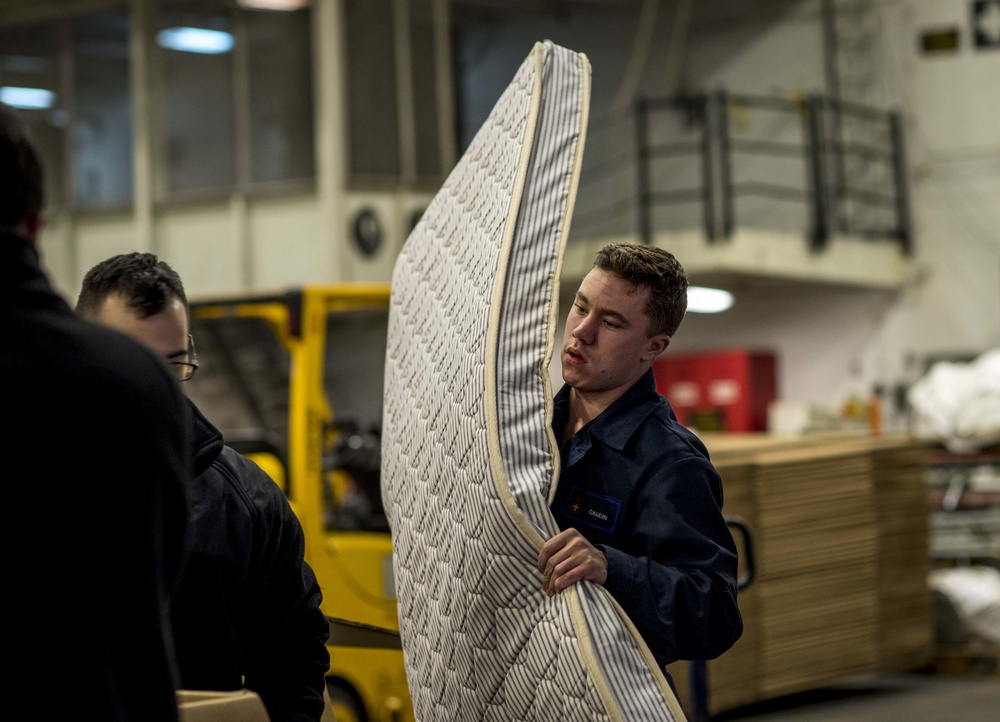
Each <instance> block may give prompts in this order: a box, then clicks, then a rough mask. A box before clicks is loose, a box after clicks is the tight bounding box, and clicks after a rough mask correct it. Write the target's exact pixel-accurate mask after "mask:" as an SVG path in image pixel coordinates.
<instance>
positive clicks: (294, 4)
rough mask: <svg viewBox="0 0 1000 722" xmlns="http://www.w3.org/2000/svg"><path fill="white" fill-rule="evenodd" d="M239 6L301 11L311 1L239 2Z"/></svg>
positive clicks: (265, 0)
mask: <svg viewBox="0 0 1000 722" xmlns="http://www.w3.org/2000/svg"><path fill="white" fill-rule="evenodd" d="M239 4H240V5H241V6H242V7H245V8H251V9H254V10H301V9H302V8H304V7H306V6H307V5H308V4H309V0H239Z"/></svg>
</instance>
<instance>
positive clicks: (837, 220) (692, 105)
mask: <svg viewBox="0 0 1000 722" xmlns="http://www.w3.org/2000/svg"><path fill="white" fill-rule="evenodd" d="M671 127H674V128H676V127H683V128H684V132H683V133H682V134H681V135H683V136H684V137H683V139H680V140H679V139H677V138H676V137H672V136H671V134H670V132H669V128H671ZM665 128H666V129H668V130H667V131H666V132H665V131H664V129H665ZM635 135H636V147H637V164H636V170H637V196H638V198H637V203H636V208H637V210H638V223H637V230H638V233H639V236H640V238H641V239H642V240H643V241H644V242H646V243H649V242H651V240H652V237H653V234H654V233H655V232H656V231H657V230H659V228H658V226H659V223H658V221H657V216H658V211H660V212H661V215H662V209H664V208H676V207H677V206H679V205H681V204H685V205H690V204H700V206H701V207H700V213H699V215H700V218H701V225H702V227H703V230H704V234H705V237H706V238H707V239H708V241H709V242H715V241H717V240H720V239H725V238H729V237H731V236H732V235H733V233H734V232H735V231H736V229H737V228H738V227H739V226H743V227H766V226H768V225H769V224H770V225H773V224H774V223H775V222H780V221H784V222H785V223H786V224H787V223H791V227H792V228H793V229H794V230H801V231H803V232H804V234H805V237H806V238H807V239H808V242H809V244H810V246H811V248H812V249H813V250H815V251H819V250H821V249H823V248H824V247H825V246H826V245H827V244H828V243H829V242H830V239H831V238H833V237H834V236H836V235H851V236H860V237H864V238H867V239H871V240H889V241H892V242H895V243H898V244H899V246H900V248H901V249H902V250H903V251H904V252H906V253H910V252H911V250H912V233H911V226H910V207H909V197H908V193H907V185H906V163H905V156H904V152H903V145H904V144H903V130H902V123H901V119H900V117H899V115H898V113H894V112H888V111H882V110H876V109H873V108H868V107H865V106H860V105H856V104H849V103H844V102H837V101H833V100H831V99H829V98H826V97H824V96H820V95H815V96H808V97H797V98H783V97H768V96H755V95H746V94H729V93H727V92H726V91H716V92H713V93H706V94H697V95H687V96H681V97H673V98H643V99H640V100H639V101H638V102H637V104H636V108H635ZM678 159H680V160H683V161H685V162H686V164H687V166H686V172H682V173H676V172H673V171H671V170H670V169H669V168H667V166H669V164H671V163H676V161H678ZM675 167H676V166H675ZM694 168H698V169H699V171H698V172H697V173H695V172H694V171H693V169H694ZM687 212H688V213H690V209H688V211H687Z"/></svg>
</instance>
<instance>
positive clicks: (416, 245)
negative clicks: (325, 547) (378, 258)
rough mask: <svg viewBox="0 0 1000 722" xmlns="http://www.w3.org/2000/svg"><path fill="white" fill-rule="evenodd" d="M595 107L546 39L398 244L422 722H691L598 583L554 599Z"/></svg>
mask: <svg viewBox="0 0 1000 722" xmlns="http://www.w3.org/2000/svg"><path fill="white" fill-rule="evenodd" d="M589 100H590V65H589V62H588V61H587V58H586V57H585V56H583V55H581V54H578V53H575V52H572V51H570V50H567V49H565V48H561V47H559V46H557V45H554V44H553V43H551V42H544V43H538V44H536V45H535V47H534V48H533V50H532V51H531V53H530V55H529V56H528V57H527V59H526V60H525V61H524V63H523V64H522V65H521V67H520V69H519V70H518V71H517V73H516V75H515V76H514V79H513V80H512V81H511V83H510V85H509V86H508V87H507V89H506V90H505V91H504V93H503V94H502V95H501V97H500V99H499V101H498V102H497V104H496V106H495V107H494V108H493V110H492V112H491V113H490V115H489V117H488V118H487V120H486V122H485V123H484V124H483V126H482V128H481V129H480V130H479V132H478V133H477V134H476V136H475V138H474V139H473V141H472V143H471V144H470V146H469V148H468V150H467V151H466V152H465V154H464V155H463V157H462V158H461V160H460V161H459V163H458V164H457V165H456V167H455V169H454V170H453V171H452V173H451V174H450V175H449V177H448V179H447V180H446V181H445V183H444V185H443V186H442V188H441V190H440V192H439V193H438V194H437V195H436V196H435V198H434V200H433V201H432V202H431V204H430V205H429V206H428V208H427V210H426V211H425V212H424V214H423V216H422V218H421V220H420V222H419V223H418V224H417V226H416V227H415V228H414V230H413V232H412V234H411V235H410V237H409V238H408V239H407V242H406V244H405V245H404V247H403V249H402V251H401V253H400V255H399V258H398V259H397V262H396V266H395V269H394V272H393V278H392V296H391V303H390V317H389V334H388V339H389V340H388V344H387V349H386V370H385V396H384V405H383V430H382V493H383V500H384V503H385V508H386V513H387V515H388V517H389V522H390V526H391V531H392V542H393V568H394V572H395V579H396V591H397V599H398V610H399V624H400V637H401V640H402V645H403V650H404V659H405V664H406V673H407V680H408V683H409V688H410V693H411V697H412V700H413V707H414V712H415V714H416V717H417V719H418V720H424V721H428V722H429V721H431V720H434V721H435V722H438V721H443V720H462V721H465V720H497V721H500V720H502V721H503V722H510V721H511V720H579V721H581V722H582V721H583V720H588V721H589V720H615V721H619V720H620V721H622V722H624V721H626V720H627V721H628V722H635V721H636V720H656V721H657V722H663V721H664V720H667V721H669V720H675V719H683V714H682V712H681V710H680V707H679V705H678V704H677V700H676V698H675V697H674V695H673V693H672V691H671V690H670V687H669V685H668V684H667V681H666V679H665V677H664V676H663V673H662V671H661V670H660V669H658V668H657V665H656V662H655V661H654V660H653V657H652V655H651V654H650V652H649V649H648V648H647V647H646V645H645V644H644V643H643V641H642V639H641V637H640V636H639V634H638V633H637V631H636V630H635V628H634V627H633V626H632V624H631V623H630V622H629V620H628V619H627V617H626V616H625V615H624V613H623V612H622V610H621V608H620V607H619V606H618V605H617V604H616V603H615V601H614V600H613V599H612V598H611V596H610V595H609V594H608V593H607V592H606V591H605V590H604V589H603V588H602V587H600V586H597V585H594V584H591V583H589V582H582V583H579V584H576V585H574V586H573V587H571V588H569V589H568V590H566V591H565V592H563V593H561V594H557V595H555V596H553V597H548V596H547V595H546V594H545V593H544V592H543V590H542V575H541V572H540V571H539V570H538V568H537V558H538V553H539V550H540V548H541V546H542V544H543V542H544V540H545V539H548V538H549V537H551V536H553V535H555V534H556V533H558V531H559V529H558V527H557V525H556V523H555V520H554V519H553V517H552V515H551V513H550V512H549V501H550V499H551V498H552V495H553V494H554V492H555V485H556V483H557V476H558V469H559V463H558V449H557V447H556V443H555V438H554V436H553V435H552V432H551V429H550V420H551V414H552V410H551V403H552V402H551V399H552V388H551V384H550V382H549V375H548V366H549V361H550V359H551V357H552V353H553V346H554V340H555V339H554V335H555V326H556V321H555V315H556V314H557V313H558V290H559V289H558V278H559V269H560V263H561V258H562V252H563V248H564V245H565V241H566V235H567V233H568V230H569V221H570V218H571V216H572V212H573V202H574V198H575V196H576V188H577V182H578V178H579V174H580V163H581V159H582V155H583V147H584V137H585V134H586V127H587V115H588V106H589Z"/></svg>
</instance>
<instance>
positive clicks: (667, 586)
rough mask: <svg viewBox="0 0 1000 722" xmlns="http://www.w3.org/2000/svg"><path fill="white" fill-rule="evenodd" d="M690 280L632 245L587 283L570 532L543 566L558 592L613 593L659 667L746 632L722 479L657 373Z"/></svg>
mask: <svg viewBox="0 0 1000 722" xmlns="http://www.w3.org/2000/svg"><path fill="white" fill-rule="evenodd" d="M687 286H688V284H687V277H686V275H685V274H684V269H683V268H682V267H681V265H680V264H679V263H678V262H677V259H675V258H674V257H673V256H672V255H671V254H670V253H668V252H666V251H664V250H662V249H658V248H652V247H649V246H639V245H632V244H625V243H622V244H610V245H608V246H605V247H604V248H603V249H602V250H601V251H600V252H599V253H598V254H597V259H596V261H595V263H594V267H593V268H592V269H591V271H590V273H588V274H587V276H586V277H585V278H584V279H583V282H582V283H581V284H580V288H579V290H578V291H577V293H576V298H575V299H574V302H573V306H572V308H571V309H570V311H569V315H568V317H567V319H566V329H565V334H564V337H563V348H562V356H561V361H562V372H563V380H564V381H565V382H566V384H565V386H564V387H563V388H562V390H561V391H560V392H559V394H558V395H557V396H556V399H555V406H554V413H553V419H552V430H553V432H554V433H555V437H556V439H557V440H558V442H559V444H560V459H561V464H562V468H561V473H560V476H559V482H558V486H557V488H556V493H555V496H554V497H553V500H552V504H551V505H550V506H551V509H552V513H553V514H554V515H555V518H556V521H557V522H558V524H559V528H560V529H562V530H563V531H562V532H560V533H559V534H557V535H556V536H554V537H552V538H551V539H549V540H548V541H547V542H546V544H545V545H544V546H543V548H542V550H541V553H540V555H539V558H538V564H539V569H541V571H542V573H543V576H544V579H545V589H546V591H547V592H548V593H549V594H550V595H551V594H555V593H557V592H560V591H562V590H564V589H565V588H566V587H568V586H570V585H571V584H574V583H576V582H578V581H580V580H584V579H586V580H588V581H591V582H595V583H597V584H601V585H603V586H604V588H605V589H607V590H608V592H610V593H611V595H612V596H613V597H614V598H615V599H616V600H617V601H618V603H619V604H620V605H621V606H622V608H623V609H624V610H625V612H626V614H628V616H629V618H630V619H631V620H632V622H633V623H634V624H635V625H636V627H637V629H638V630H639V632H640V634H642V637H643V639H644V640H645V641H646V643H647V645H648V646H649V648H650V651H652V653H653V656H654V657H655V658H656V660H657V662H658V663H659V664H660V665H666V664H668V663H670V662H672V661H674V660H677V659H688V660H701V659H712V658H714V657H717V656H719V655H720V654H722V653H723V652H725V651H726V650H727V649H729V648H730V647H731V646H732V645H733V644H734V643H735V642H736V640H737V639H739V637H740V635H741V634H742V632H743V623H742V620H741V618H740V613H739V608H738V607H737V603H736V573H737V569H736V561H737V560H736V548H735V544H734V543H733V539H732V535H731V534H730V533H729V529H728V527H727V526H726V521H725V519H724V517H723V516H722V480H721V479H720V477H719V474H718V472H716V470H715V468H714V467H713V466H712V464H711V462H710V461H709V458H708V452H707V451H706V450H705V447H704V445H703V444H702V443H701V441H700V440H699V439H698V438H697V437H696V436H695V435H694V434H692V433H691V432H690V431H688V430H687V429H685V428H684V427H683V426H682V425H681V424H679V423H678V422H677V419H676V417H675V416H674V413H673V411H672V409H671V408H670V404H669V403H668V402H667V400H666V399H664V398H663V397H662V396H660V395H659V394H658V393H657V391H656V382H655V380H654V378H653V371H652V364H653V360H654V359H655V358H656V357H657V356H658V355H659V354H660V353H662V352H663V351H664V350H665V349H666V348H667V345H668V344H669V343H670V337H671V336H672V335H673V334H674V333H675V332H676V330H677V327H678V326H679V325H680V323H681V320H682V319H683V317H684V313H685V310H686V308H687Z"/></svg>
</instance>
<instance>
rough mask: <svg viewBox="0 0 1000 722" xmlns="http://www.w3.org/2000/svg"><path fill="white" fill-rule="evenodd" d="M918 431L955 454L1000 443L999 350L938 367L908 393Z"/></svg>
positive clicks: (923, 436)
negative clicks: (971, 360) (969, 359)
mask: <svg viewBox="0 0 1000 722" xmlns="http://www.w3.org/2000/svg"><path fill="white" fill-rule="evenodd" d="M909 401H910V405H911V406H912V408H913V411H914V414H915V429H914V432H915V433H916V434H917V436H919V437H920V438H923V439H929V440H933V441H937V442H940V443H942V444H944V446H945V447H946V448H947V449H948V450H949V451H952V452H955V453H968V452H970V451H975V450H977V449H982V448H984V447H987V446H990V445H992V444H995V443H997V442H1000V349H994V350H992V351H987V352H986V353H984V354H982V355H981V356H979V357H978V358H977V359H976V360H975V361H973V362H971V363H967V364H960V363H949V362H940V363H937V364H934V366H933V367H931V370H930V371H929V372H928V373H927V374H926V375H925V376H924V377H923V378H921V379H920V380H919V381H917V383H915V384H914V385H913V387H912V388H911V389H910V391H909Z"/></svg>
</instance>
